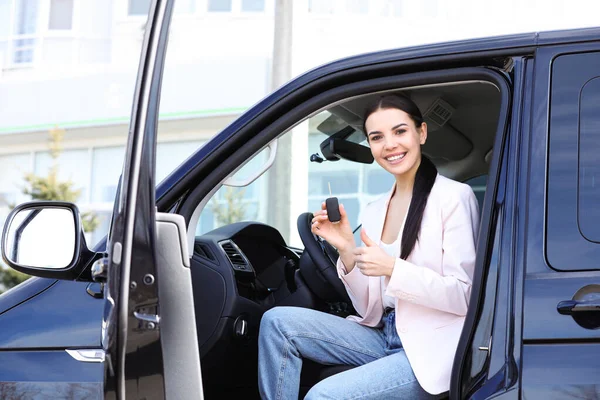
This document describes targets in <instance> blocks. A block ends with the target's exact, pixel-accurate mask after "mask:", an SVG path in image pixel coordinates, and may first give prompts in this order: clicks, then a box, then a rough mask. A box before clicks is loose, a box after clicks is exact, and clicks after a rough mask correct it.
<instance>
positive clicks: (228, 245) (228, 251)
mask: <svg viewBox="0 0 600 400" xmlns="http://www.w3.org/2000/svg"><path fill="white" fill-rule="evenodd" d="M219 245H220V246H221V248H222V249H223V251H224V252H225V255H226V256H227V258H228V259H229V261H230V262H231V265H232V266H233V269H235V270H239V271H249V270H251V268H250V266H249V265H248V262H247V261H246V257H244V255H243V254H242V252H241V250H240V249H239V248H238V247H237V246H236V245H235V243H233V242H232V241H230V240H226V241H224V242H221V243H219Z"/></svg>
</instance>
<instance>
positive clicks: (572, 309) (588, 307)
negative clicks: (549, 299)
mask: <svg viewBox="0 0 600 400" xmlns="http://www.w3.org/2000/svg"><path fill="white" fill-rule="evenodd" d="M556 309H557V310H558V312H559V313H560V314H562V315H573V313H579V312H590V311H596V312H599V311H600V300H588V301H583V300H565V301H561V302H560V303H558V305H557V306H556Z"/></svg>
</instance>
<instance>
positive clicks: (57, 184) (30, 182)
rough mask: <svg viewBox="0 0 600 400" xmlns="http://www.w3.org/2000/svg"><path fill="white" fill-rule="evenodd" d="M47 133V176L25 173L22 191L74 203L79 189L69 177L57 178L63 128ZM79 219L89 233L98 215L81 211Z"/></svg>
mask: <svg viewBox="0 0 600 400" xmlns="http://www.w3.org/2000/svg"><path fill="white" fill-rule="evenodd" d="M49 134H50V146H49V147H50V157H52V166H51V167H50V170H49V171H48V175H47V176H38V175H35V174H34V173H29V174H26V175H25V182H26V186H25V187H24V188H23V193H24V194H26V195H29V196H31V199H32V200H60V201H68V202H71V203H75V202H76V201H77V199H79V196H80V195H81V189H76V188H74V183H73V181H71V180H70V179H69V180H66V181H60V180H59V179H58V157H59V156H60V153H62V141H63V138H64V135H65V130H64V129H60V128H54V129H51V130H50V132H49ZM81 220H82V221H81V223H82V225H83V229H84V231H85V232H88V233H91V232H93V231H94V230H95V229H96V228H97V227H98V223H99V221H98V217H97V216H96V214H94V213H93V212H87V213H82V214H81Z"/></svg>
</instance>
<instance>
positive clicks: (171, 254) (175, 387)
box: [93, 0, 203, 400]
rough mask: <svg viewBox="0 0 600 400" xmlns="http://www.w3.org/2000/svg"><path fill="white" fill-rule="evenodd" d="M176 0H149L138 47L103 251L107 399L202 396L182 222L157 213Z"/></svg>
mask: <svg viewBox="0 0 600 400" xmlns="http://www.w3.org/2000/svg"><path fill="white" fill-rule="evenodd" d="M173 3H174V0H154V1H152V4H151V6H150V10H149V13H148V22H147V26H146V32H145V36H144V42H143V46H142V52H141V59H140V65H139V70H138V77H137V82H136V89H135V94H134V100H133V107H132V114H131V120H130V126H129V138H128V142H127V147H126V153H125V161H124V165H123V173H122V176H121V182H120V186H119V190H118V193H117V197H116V199H115V205H114V210H113V216H112V220H111V227H110V230H109V236H108V242H107V247H106V249H107V256H106V258H104V259H103V260H100V261H99V262H97V263H96V264H95V265H94V268H93V275H94V276H95V277H99V276H102V275H104V276H105V279H106V288H105V299H106V303H105V309H104V320H103V328H102V345H103V348H104V351H105V357H106V358H105V361H106V362H105V389H104V394H105V398H108V399H120V400H123V399H163V398H168V399H181V398H202V397H203V394H202V381H201V374H200V360H199V357H200V353H199V351H198V343H197V336H196V324H195V316H194V309H193V297H192V286H191V278H190V272H189V256H188V252H187V247H186V240H185V222H184V219H183V217H181V216H179V215H175V214H165V213H159V212H157V210H156V204H155V167H156V166H155V158H156V137H157V125H158V110H159V95H160V86H161V80H162V79H161V78H162V72H163V64H164V58H165V53H166V47H167V39H168V31H169V29H168V28H169V23H170V19H171V13H172V9H173Z"/></svg>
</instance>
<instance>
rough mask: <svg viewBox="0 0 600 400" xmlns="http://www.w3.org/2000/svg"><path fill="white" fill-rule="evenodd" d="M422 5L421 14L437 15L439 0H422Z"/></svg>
mask: <svg viewBox="0 0 600 400" xmlns="http://www.w3.org/2000/svg"><path fill="white" fill-rule="evenodd" d="M421 5H422V7H423V15H425V16H426V17H437V15H438V13H439V12H438V8H439V2H438V0H423V1H422V3H421Z"/></svg>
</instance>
